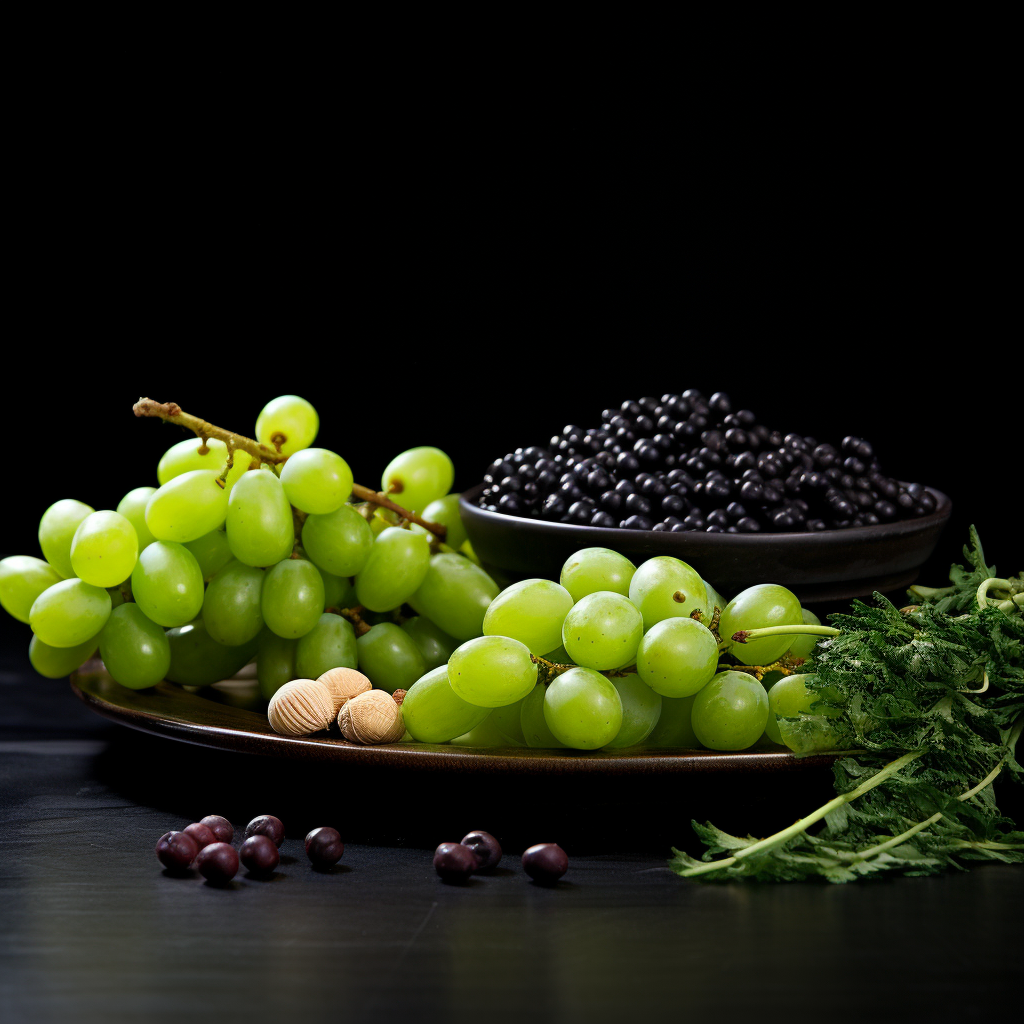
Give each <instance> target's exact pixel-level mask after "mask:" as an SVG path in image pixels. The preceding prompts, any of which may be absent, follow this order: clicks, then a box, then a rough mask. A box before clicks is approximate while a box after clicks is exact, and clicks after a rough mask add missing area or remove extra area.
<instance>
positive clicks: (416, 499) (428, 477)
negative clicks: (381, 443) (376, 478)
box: [380, 447, 455, 512]
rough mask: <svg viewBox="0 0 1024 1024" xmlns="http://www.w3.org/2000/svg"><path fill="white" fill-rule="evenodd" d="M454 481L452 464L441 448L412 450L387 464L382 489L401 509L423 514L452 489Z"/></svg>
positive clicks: (382, 478)
mask: <svg viewBox="0 0 1024 1024" xmlns="http://www.w3.org/2000/svg"><path fill="white" fill-rule="evenodd" d="M454 479H455V467H454V466H453V465H452V460H451V459H449V458H448V456H447V455H445V453H444V452H443V451H441V449H440V448H430V447H422V448H410V449H409V450H408V451H405V452H402V454H401V455H396V456H395V457H394V458H393V459H392V460H391V461H390V462H389V463H388V465H387V468H386V469H385V470H384V473H383V475H382V476H381V478H380V488H381V490H382V491H384V493H385V494H389V495H391V496H392V497H393V498H394V500H395V501H396V502H397V503H398V504H399V505H401V506H402V508H407V509H410V510H412V511H413V512H422V511H423V509H425V508H426V507H427V505H429V504H430V503H431V502H432V501H436V500H437V499H438V498H443V497H444V496H445V495H446V494H447V493H448V492H449V491H450V490H451V489H452V481H453V480H454Z"/></svg>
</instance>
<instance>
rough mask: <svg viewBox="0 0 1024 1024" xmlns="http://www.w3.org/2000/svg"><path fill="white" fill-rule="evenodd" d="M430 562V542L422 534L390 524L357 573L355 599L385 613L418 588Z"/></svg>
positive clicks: (401, 602)
mask: <svg viewBox="0 0 1024 1024" xmlns="http://www.w3.org/2000/svg"><path fill="white" fill-rule="evenodd" d="M429 565H430V544H429V543H428V542H427V538H426V537H424V536H423V535H422V534H417V533H412V532H411V531H409V530H403V529H402V528H401V527H398V526H390V527H388V529H386V530H385V531H384V532H383V533H382V534H381V535H380V536H379V537H378V538H377V539H376V540H375V541H374V542H373V547H372V548H370V556H369V558H367V559H366V564H365V565H364V566H363V568H362V569H361V570H360V571H359V573H358V574H357V575H356V598H357V599H358V601H359V603H360V604H361V605H362V606H363V607H364V608H369V609H370V611H373V612H387V611H390V610H391V609H392V608H398V607H399V606H400V605H402V604H404V603H405V602H406V601H408V600H409V598H410V597H412V595H413V594H414V593H416V591H417V590H418V589H419V586H420V584H421V583H422V582H423V577H424V576H426V574H427V568H428V567H429Z"/></svg>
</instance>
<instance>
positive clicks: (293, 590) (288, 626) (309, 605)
mask: <svg viewBox="0 0 1024 1024" xmlns="http://www.w3.org/2000/svg"><path fill="white" fill-rule="evenodd" d="M261 607H262V610H263V621H264V622H266V624H267V625H268V626H269V627H270V629H272V630H273V631H274V632H275V633H276V634H277V635H278V636H283V637H287V638H288V639H290V640H298V638H299V637H300V636H305V635H306V634H307V633H308V632H309V631H310V630H311V629H312V628H313V627H314V626H315V625H316V624H317V622H318V621H319V620H320V616H321V615H322V614H323V611H324V581H323V578H322V577H321V575H320V573H319V572H317V568H316V566H315V565H314V564H313V563H312V562H307V561H306V559H304V558H286V559H284V561H282V562H278V563H277V565H275V566H273V567H272V568H270V569H268V570H267V573H266V575H265V576H264V578H263V597H262V601H261Z"/></svg>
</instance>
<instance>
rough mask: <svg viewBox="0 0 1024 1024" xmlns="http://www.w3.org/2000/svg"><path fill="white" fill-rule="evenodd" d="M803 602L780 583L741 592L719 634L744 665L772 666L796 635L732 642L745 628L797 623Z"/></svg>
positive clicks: (727, 611)
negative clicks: (733, 637) (736, 634)
mask: <svg viewBox="0 0 1024 1024" xmlns="http://www.w3.org/2000/svg"><path fill="white" fill-rule="evenodd" d="M802 621H803V619H802V618H801V616H800V602H799V601H798V600H797V599H796V595H795V594H793V593H792V592H791V591H789V590H787V589H786V588H785V587H780V586H779V585H778V584H776V583H759V584H757V586H754V587H748V588H747V589H746V590H743V591H740V593H738V594H737V595H736V596H735V597H734V598H733V599H732V600H731V601H730V602H729V603H728V604H727V605H726V606H725V611H724V612H722V621H721V622H720V623H719V626H718V635H719V636H720V637H721V638H722V639H723V640H724V641H726V642H727V643H730V647H729V648H728V650H729V653H730V654H731V655H732V656H733V657H734V658H735V659H736V660H737V661H739V662H742V663H743V664H744V665H770V664H772V663H773V662H775V661H778V660H779V658H781V657H782V656H783V655H784V654H785V653H786V651H787V650H788V649H789V648H790V647H791V646H792V645H793V637H792V636H768V637H765V638H764V639H763V640H752V641H750V643H746V644H739V643H731V641H732V636H733V634H734V633H736V632H738V631H739V630H741V629H762V628H764V627H766V626H796V625H798V624H799V623H801V622H802Z"/></svg>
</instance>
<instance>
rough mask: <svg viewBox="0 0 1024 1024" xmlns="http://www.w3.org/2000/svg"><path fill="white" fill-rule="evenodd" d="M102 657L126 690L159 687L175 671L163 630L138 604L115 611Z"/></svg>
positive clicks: (104, 635)
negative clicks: (169, 671)
mask: <svg viewBox="0 0 1024 1024" xmlns="http://www.w3.org/2000/svg"><path fill="white" fill-rule="evenodd" d="M100 657H101V658H102V659H103V664H104V665H106V667H107V671H108V672H109V673H110V674H111V675H112V676H113V677H114V679H115V680H116V681H117V682H119V683H120V684H121V685H122V686H127V687H128V689H130V690H142V689H145V688H146V687H147V686H155V685H156V684H157V683H159V682H160V680H161V679H163V678H164V676H165V675H166V674H167V670H168V669H169V668H170V667H171V645H170V643H169V641H168V640H167V635H166V634H165V633H164V631H163V629H161V627H160V626H158V625H157V624H156V623H155V622H154V621H153V620H152V619H148V618H146V616H145V615H144V614H143V613H142V609H141V608H139V606H138V605H137V604H123V605H121V606H120V607H119V608H115V609H114V610H113V611H112V612H111V613H110V618H109V619H107V624H106V625H105V626H104V627H103V632H101V633H100Z"/></svg>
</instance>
